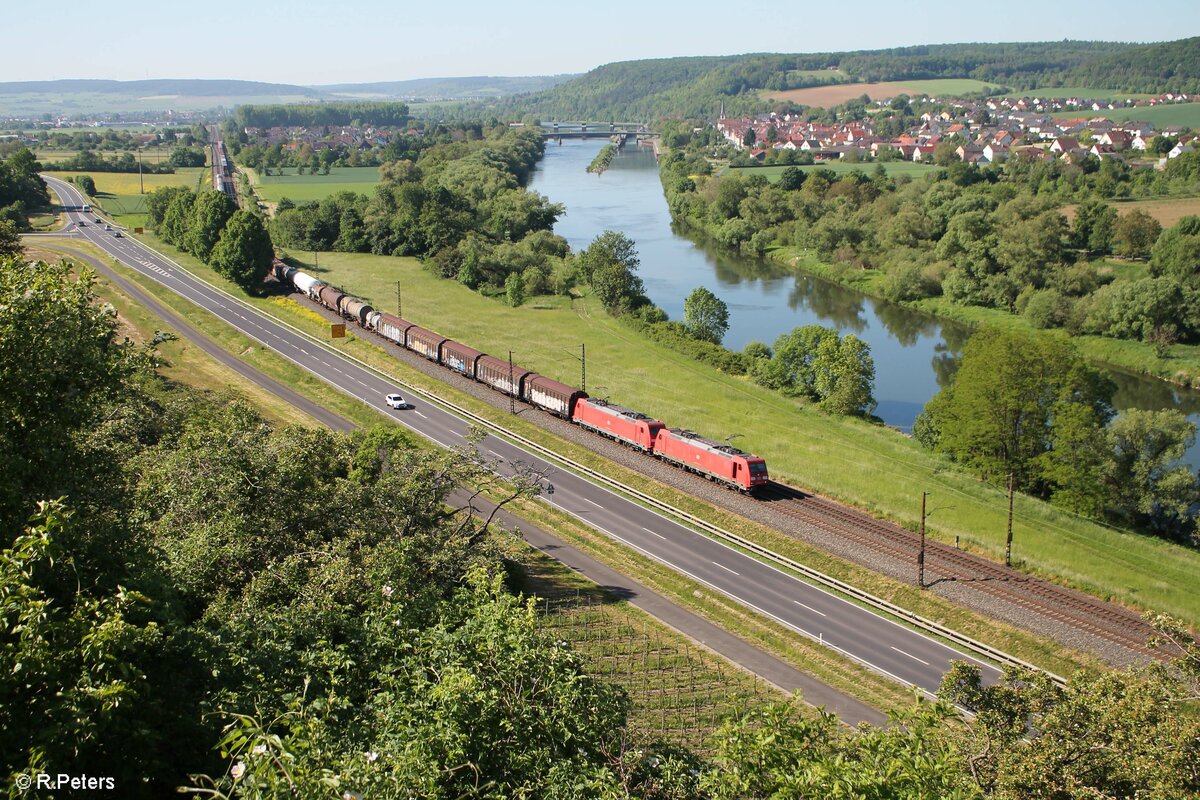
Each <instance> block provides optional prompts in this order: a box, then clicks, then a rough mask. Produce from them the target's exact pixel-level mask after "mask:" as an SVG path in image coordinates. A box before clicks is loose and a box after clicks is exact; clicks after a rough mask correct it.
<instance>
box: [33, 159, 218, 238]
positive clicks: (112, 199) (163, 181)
mask: <svg viewBox="0 0 1200 800" xmlns="http://www.w3.org/2000/svg"><path fill="white" fill-rule="evenodd" d="M53 174H54V176H55V177H56V178H62V179H63V180H67V179H69V178H72V177H74V176H76V175H90V176H91V177H92V180H94V181H95V182H96V192H97V194H96V196H95V197H94V198H93V199H94V200H95V201H96V204H97V205H99V206H100V207H101V208H103V209H104V211H105V213H107V214H108V215H109V216H110V217H112V218H113V220H114V221H115V222H118V223H120V224H121V225H125V226H128V227H137V226H139V225H143V224H144V223H145V221H146V195H147V194H150V193H151V192H153V191H154V190H155V189H160V188H162V187H164V186H187V187H188V188H190V189H199V188H201V182H203V181H206V180H207V179H208V176H209V170H208V168H207V167H187V168H184V169H177V170H176V171H175V172H174V173H173V174H170V175H142V176H140V178H141V186H144V187H145V194H142V193H141V192H139V180H138V179H139V176H138V174H137V173H136V172H55V173H53Z"/></svg>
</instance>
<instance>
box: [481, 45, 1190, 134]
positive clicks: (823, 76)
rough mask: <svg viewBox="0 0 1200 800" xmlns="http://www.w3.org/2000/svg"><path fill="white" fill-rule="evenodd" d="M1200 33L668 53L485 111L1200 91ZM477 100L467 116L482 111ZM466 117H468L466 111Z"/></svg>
mask: <svg viewBox="0 0 1200 800" xmlns="http://www.w3.org/2000/svg"><path fill="white" fill-rule="evenodd" d="M1198 52H1200V47H1198V40H1197V39H1185V40H1181V41H1178V42H1168V43H1165V44H1155V45H1148V46H1136V45H1131V44H1123V43H1118V42H1076V41H1065V42H1025V43H1006V44H986V43H968V44H947V45H926V46H919V47H903V48H895V49H890V50H869V51H867V50H864V51H855V52H849V53H808V54H803V53H801V54H777V53H751V54H746V55H737V56H719V57H700V58H666V59H648V60H643V61H623V62H619V63H615V64H606V65H604V66H601V67H597V68H596V69H594V70H592V71H591V72H588V73H587V74H585V75H582V76H580V77H578V78H575V79H574V80H570V81H567V82H566V83H562V84H559V85H558V86H555V87H554V88H552V89H549V90H547V91H543V92H537V93H533V94H527V95H520V96H516V97H509V98H504V99H502V100H499V101H496V102H494V103H491V104H489V105H488V106H487V107H488V108H489V109H492V110H494V111H497V112H499V113H501V114H504V115H513V116H520V115H522V114H532V115H535V116H542V117H545V118H557V119H589V120H609V119H622V120H651V119H655V118H661V117H685V118H694V117H714V116H716V114H717V113H718V112H719V110H720V109H721V107H722V105H723V106H724V108H725V111H726V113H728V114H730V115H731V116H736V115H740V114H745V113H754V112H757V111H761V110H764V109H765V108H766V105H767V104H766V102H765V101H764V100H762V99H761V98H760V97H759V95H758V93H757V90H759V89H772V90H784V89H795V88H801V87H806V86H819V85H825V84H829V83H843V82H847V81H850V82H870V81H896V80H926V79H933V78H974V79H976V80H980V81H985V82H988V83H991V84H997V85H1002V86H1005V87H1007V88H1008V89H1011V90H1014V91H1019V90H1027V89H1035V88H1039V87H1054V86H1086V87H1095V88H1097V89H1122V90H1127V91H1138V92H1159V91H1184V92H1197V91H1200V55H1197V53H1198ZM478 112H479V107H477V106H473V107H472V108H471V109H470V113H474V114H478ZM463 113H466V110H464V112H463Z"/></svg>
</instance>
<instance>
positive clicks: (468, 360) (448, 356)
mask: <svg viewBox="0 0 1200 800" xmlns="http://www.w3.org/2000/svg"><path fill="white" fill-rule="evenodd" d="M481 355H483V353H481V352H479V351H478V350H476V349H475V348H474V347H467V346H466V345H465V344H459V343H458V342H456V341H454V340H452V339H447V340H446V341H445V342H443V343H442V357H441V359H440V363H441V365H442V366H443V367H449V368H450V369H452V370H454V371H455V372H461V373H462V374H463V375H466V376H467V377H468V378H474V377H475V362H476V361H478V360H479V357H480V356H481Z"/></svg>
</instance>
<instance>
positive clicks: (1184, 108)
mask: <svg viewBox="0 0 1200 800" xmlns="http://www.w3.org/2000/svg"><path fill="white" fill-rule="evenodd" d="M1054 117H1055V118H1056V119H1077V118H1080V117H1086V118H1088V119H1096V118H1097V117H1103V118H1104V119H1110V120H1112V121H1113V122H1125V121H1128V120H1137V121H1138V122H1148V123H1150V124H1151V125H1155V126H1157V127H1160V128H1161V127H1163V126H1165V125H1185V126H1187V127H1189V128H1200V103H1169V104H1167V105H1161V106H1140V107H1136V108H1114V109H1106V110H1103V111H1072V112H1069V113H1063V114H1055V115H1054Z"/></svg>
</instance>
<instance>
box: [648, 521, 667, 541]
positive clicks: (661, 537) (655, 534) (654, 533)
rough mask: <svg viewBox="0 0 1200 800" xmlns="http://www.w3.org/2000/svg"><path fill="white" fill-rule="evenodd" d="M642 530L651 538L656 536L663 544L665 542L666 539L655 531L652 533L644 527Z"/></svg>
mask: <svg viewBox="0 0 1200 800" xmlns="http://www.w3.org/2000/svg"><path fill="white" fill-rule="evenodd" d="M642 530H644V531H645V532H646V533H649V534H651V535H653V536H657V537H658V538H660V539H662V540H663V541H664V542H665V541H666V540H667V537H665V536H663V535H662V534H661V533H658V532H657V531H652V530H650V529H649V528H647V527H645V526H644V525H643V526H642Z"/></svg>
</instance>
